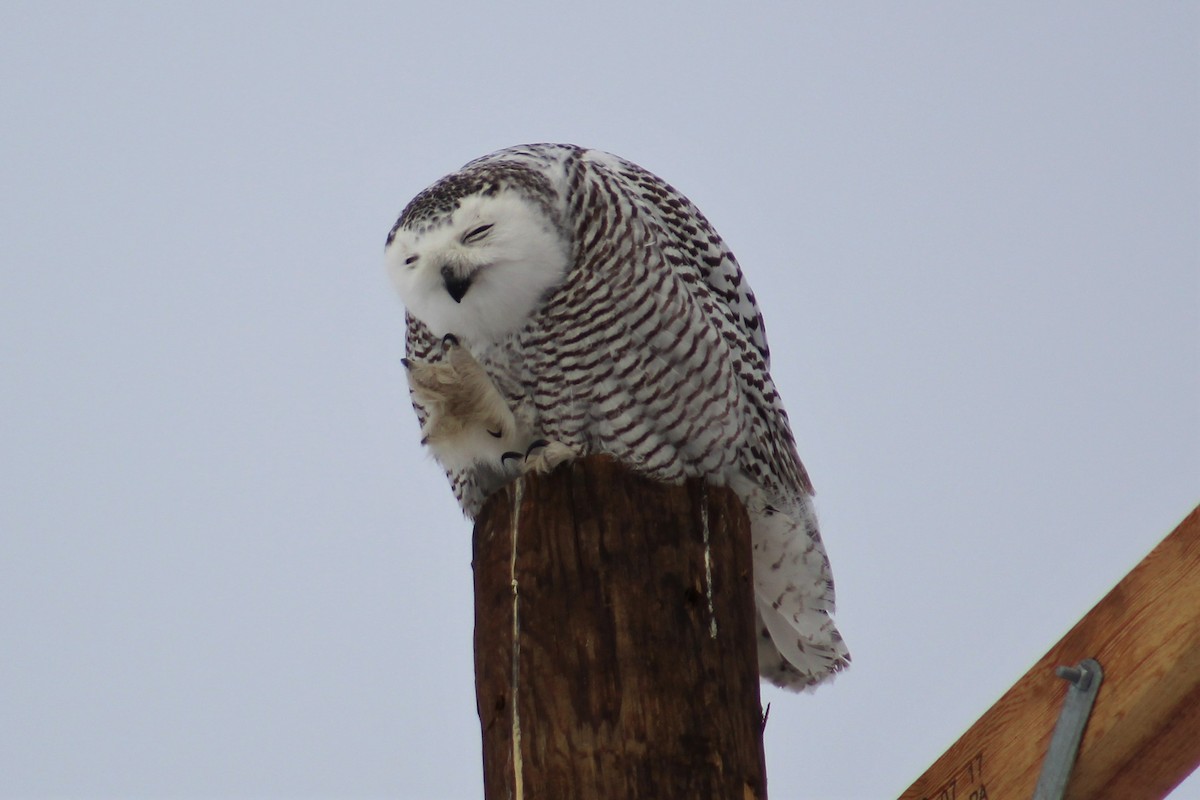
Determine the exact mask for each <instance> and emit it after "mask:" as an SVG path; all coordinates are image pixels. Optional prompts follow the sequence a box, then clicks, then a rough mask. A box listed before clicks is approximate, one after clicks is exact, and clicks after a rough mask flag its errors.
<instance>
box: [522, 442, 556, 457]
mask: <svg viewBox="0 0 1200 800" xmlns="http://www.w3.org/2000/svg"><path fill="white" fill-rule="evenodd" d="M549 444H550V442H548V441H546V440H545V439H538V440H537V441H535V442H533V443H532V444H531V445H529V448H528V449H526V451H525V460H526V461H528V460H529V456H530V454H531V453H533V451H534V450H539V449H541V448H543V447H546V446H547V445H549Z"/></svg>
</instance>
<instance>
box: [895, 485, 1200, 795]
mask: <svg viewBox="0 0 1200 800" xmlns="http://www.w3.org/2000/svg"><path fill="white" fill-rule="evenodd" d="M1085 658H1095V659H1096V660H1098V661H1099V662H1100V664H1101V665H1102V667H1103V669H1104V681H1103V684H1102V685H1101V687H1100V693H1099V695H1098V697H1097V699H1096V703H1095V706H1094V707H1093V709H1092V713H1091V717H1090V719H1089V720H1088V725H1087V730H1086V732H1085V734H1084V738H1083V741H1082V743H1081V745H1080V748H1079V756H1078V758H1077V760H1076V762H1075V766H1074V769H1073V771H1072V773H1071V781H1070V784H1069V785H1068V787H1067V798H1068V799H1069V800H1084V799H1085V798H1086V799H1087V800H1095V799H1098V798H1112V799H1113V800H1143V798H1145V799H1147V800H1148V799H1149V798H1162V797H1165V796H1166V795H1167V794H1169V793H1170V791H1171V790H1172V789H1173V788H1175V786H1177V785H1178V784H1179V783H1180V782H1181V781H1182V780H1183V779H1184V778H1186V777H1187V776H1188V774H1190V773H1191V772H1192V770H1194V769H1195V768H1196V766H1197V765H1198V764H1200V507H1197V508H1196V509H1195V510H1193V511H1192V513H1191V514H1189V515H1188V516H1187V518H1186V519H1184V520H1183V522H1181V523H1180V524H1179V527H1177V528H1176V529H1175V530H1174V532H1172V533H1171V534H1170V535H1169V536H1167V538H1165V539H1164V540H1163V541H1162V542H1160V543H1159V545H1158V546H1157V547H1155V548H1154V550H1153V551H1151V553H1150V554H1149V555H1148V556H1146V558H1145V559H1143V560H1142V562H1141V563H1140V564H1138V565H1137V566H1136V567H1134V569H1133V571H1131V572H1130V573H1129V574H1128V575H1126V576H1125V578H1124V579H1123V580H1122V581H1121V582H1120V583H1118V584H1117V586H1116V587H1115V588H1114V589H1113V590H1112V591H1111V592H1109V593H1108V595H1106V596H1105V597H1104V599H1102V600H1101V601H1100V602H1099V603H1097V604H1096V606H1095V607H1094V608H1093V609H1092V610H1091V611H1089V612H1088V613H1087V615H1086V616H1084V618H1083V619H1081V620H1080V621H1079V622H1078V623H1077V624H1076V625H1075V627H1074V628H1072V629H1071V631H1070V632H1069V633H1068V634H1067V635H1066V636H1064V637H1063V638H1062V639H1061V640H1060V641H1059V642H1058V644H1056V645H1054V647H1052V648H1050V651H1049V652H1047V653H1046V655H1044V656H1043V657H1042V658H1041V659H1040V660H1039V661H1038V662H1037V664H1035V665H1034V666H1033V668H1032V669H1030V670H1029V672H1027V673H1026V674H1025V675H1024V677H1022V678H1021V679H1020V680H1019V681H1017V683H1016V684H1015V685H1014V686H1013V687H1012V688H1011V689H1009V690H1008V692H1007V693H1006V694H1005V695H1004V696H1003V697H1001V698H1000V700H998V701H997V702H996V704H995V705H993V706H992V707H991V709H989V710H988V711H987V712H986V713H985V714H984V715H983V716H982V717H980V718H979V720H978V721H977V722H976V723H975V724H974V725H972V726H971V728H970V729H969V730H968V731H967V732H966V733H965V734H963V736H962V737H961V738H960V739H959V740H958V741H957V742H955V743H954V744H953V745H952V746H951V747H950V749H949V750H947V751H946V752H945V754H944V755H942V757H941V758H939V759H938V760H937V761H936V762H935V763H934V764H933V766H931V767H930V768H929V769H928V770H927V771H926V772H925V774H924V775H922V776H921V777H920V778H918V779H917V781H916V782H915V783H914V784H913V785H912V786H910V787H909V788H908V791H906V792H904V794H903V795H901V800H925V799H926V798H928V800H985V798H986V799H987V800H1009V798H1013V799H1014V800H1015V799H1016V798H1020V800H1026V798H1030V797H1032V796H1033V790H1034V787H1035V785H1036V784H1037V779H1038V774H1039V772H1040V771H1041V766H1042V761H1043V758H1044V756H1045V753H1046V749H1047V747H1048V745H1049V742H1050V736H1051V734H1052V732H1053V730H1054V723H1055V721H1056V719H1057V718H1058V714H1059V710H1060V708H1061V706H1062V700H1063V696H1064V694H1065V692H1066V689H1067V686H1066V683H1065V682H1064V681H1063V680H1061V679H1060V678H1058V677H1057V676H1056V675H1055V672H1054V669H1055V667H1057V666H1059V665H1074V664H1077V663H1079V662H1080V661H1081V660H1083V659H1085Z"/></svg>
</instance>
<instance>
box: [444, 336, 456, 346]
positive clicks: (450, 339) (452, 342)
mask: <svg viewBox="0 0 1200 800" xmlns="http://www.w3.org/2000/svg"><path fill="white" fill-rule="evenodd" d="M442 347H458V337H457V336H455V335H454V334H453V333H447V334H446V335H445V336H443V337H442Z"/></svg>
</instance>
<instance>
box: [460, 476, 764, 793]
mask: <svg viewBox="0 0 1200 800" xmlns="http://www.w3.org/2000/svg"><path fill="white" fill-rule="evenodd" d="M473 566H474V571H475V669H476V693H477V695H476V696H477V701H478V706H479V717H480V723H481V725H482V729H483V757H484V784H485V797H486V798H488V799H489V800H500V798H505V799H507V798H523V799H524V800H538V799H539V798H546V799H547V800H561V799H562V798H572V800H601V799H603V800H620V799H621V798H655V800H676V799H678V800H683V799H684V798H687V800H694V799H695V798H700V797H704V798H710V797H712V798H717V797H719V798H736V799H738V800H757V799H759V798H765V797H766V775H765V768H764V761H763V750H762V718H761V708H760V701H759V678H758V669H757V655H756V649H755V630H754V606H753V594H752V585H751V559H750V533H749V522H748V519H747V517H746V513H745V511H744V509H743V508H742V505H741V503H740V501H739V500H738V499H737V497H736V496H735V495H734V494H733V493H732V492H730V491H729V490H727V489H724V488H716V487H711V486H706V485H705V484H704V483H703V482H702V481H698V480H697V481H689V482H687V483H685V484H683V485H680V486H670V485H665V484H661V483H656V482H653V481H649V480H646V479H644V478H641V477H639V476H636V475H633V474H632V473H630V472H629V471H627V470H626V469H624V468H623V467H620V466H619V465H617V464H616V463H615V462H613V461H611V460H609V459H604V458H588V459H584V460H582V461H579V462H576V463H575V464H572V465H569V466H565V467H563V468H560V469H559V470H556V471H555V472H554V473H552V474H550V475H546V476H530V477H527V478H525V479H523V480H522V481H520V482H518V483H517V484H514V485H512V486H510V487H508V488H507V489H506V490H504V491H502V492H499V493H497V494H496V495H494V496H493V497H491V498H490V499H489V500H488V502H487V504H486V506H485V507H484V509H483V512H482V513H481V515H480V516H479V518H478V519H477V521H476V526H475V539H474V564H473Z"/></svg>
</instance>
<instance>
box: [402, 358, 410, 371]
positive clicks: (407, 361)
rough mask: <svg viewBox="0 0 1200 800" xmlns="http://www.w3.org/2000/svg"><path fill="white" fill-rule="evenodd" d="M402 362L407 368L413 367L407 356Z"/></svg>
mask: <svg viewBox="0 0 1200 800" xmlns="http://www.w3.org/2000/svg"><path fill="white" fill-rule="evenodd" d="M400 363H401V364H403V365H404V368H405V369H412V362H411V361H409V360H408V359H407V358H402V359H400Z"/></svg>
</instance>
